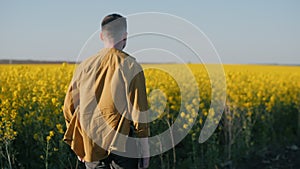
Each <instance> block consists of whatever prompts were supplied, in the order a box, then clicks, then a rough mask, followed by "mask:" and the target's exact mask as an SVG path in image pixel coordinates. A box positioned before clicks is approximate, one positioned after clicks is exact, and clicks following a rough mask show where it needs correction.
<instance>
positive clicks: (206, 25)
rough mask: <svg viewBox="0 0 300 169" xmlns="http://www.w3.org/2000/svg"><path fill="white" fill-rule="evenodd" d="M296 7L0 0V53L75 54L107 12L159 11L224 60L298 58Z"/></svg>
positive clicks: (284, 3)
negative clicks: (196, 32) (193, 29)
mask: <svg viewBox="0 0 300 169" xmlns="http://www.w3.org/2000/svg"><path fill="white" fill-rule="evenodd" d="M129 2H130V3H129ZM299 9H300V1H297V0H281V1H279V0H265V1H260V0H253V1H252V0H251V1H242V0H235V1H232V0H228V1H176V2H175V1H128V2H127V3H126V2H125V1H121V2H116V1H57V0H53V1H30V0H29V1H1V2H0V14H1V15H0V23H1V27H0V37H1V38H0V59H35V60H66V61H71V60H76V57H77V56H78V53H79V51H80V49H81V48H82V46H83V45H84V43H85V42H86V40H87V39H88V38H89V37H90V35H91V34H92V33H94V32H95V31H96V30H97V29H98V28H99V23H100V21H101V20H102V18H103V17H104V16H105V15H106V14H109V13H112V12H118V13H121V14H123V15H125V16H126V15H130V14H134V13H138V12H163V13H169V14H172V15H176V16H179V17H182V18H184V19H186V20H188V21H189V22H191V23H193V24H194V25H196V26H197V27H198V28H199V29H201V30H202V31H203V32H204V33H205V34H206V35H207V36H208V38H209V39H210V40H211V42H212V43H213V44H214V46H215V48H216V49H217V51H218V53H219V56H220V58H221V61H222V62H223V63H262V64H263V63H276V64H300V48H299V42H300V18H299V16H300V10H299ZM158 43H159V42H158ZM129 44H130V41H129ZM101 47H102V44H101V42H99V48H101ZM153 59H154V60H155V61H156V62H164V61H166V60H164V59H163V58H162V57H157V58H155V57H154V58H153ZM148 60H149V59H148ZM141 61H147V59H145V60H143V59H141ZM187 61H193V60H187Z"/></svg>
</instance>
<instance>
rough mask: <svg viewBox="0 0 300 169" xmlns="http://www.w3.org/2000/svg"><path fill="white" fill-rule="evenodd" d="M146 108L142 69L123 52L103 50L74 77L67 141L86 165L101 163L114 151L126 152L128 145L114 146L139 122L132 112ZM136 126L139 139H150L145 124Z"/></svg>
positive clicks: (67, 111) (68, 102)
mask: <svg viewBox="0 0 300 169" xmlns="http://www.w3.org/2000/svg"><path fill="white" fill-rule="evenodd" d="M147 106H148V105H147V99H146V93H145V79H144V74H143V72H142V69H141V66H140V65H139V64H138V63H137V62H136V61H135V59H134V58H133V57H131V56H129V55H128V54H126V53H125V52H122V51H121V50H118V49H115V48H110V49H109V48H105V49H102V50H101V51H100V52H99V53H97V55H95V56H92V57H90V58H89V59H87V60H86V61H84V62H82V63H81V64H80V65H79V66H78V68H77V70H76V73H75V75H74V77H73V80H72V83H71V85H70V88H69V90H68V93H67V96H66V99H65V106H64V114H65V118H66V123H67V126H68V130H67V131H66V134H65V137H64V140H65V141H66V142H67V143H68V144H70V145H71V148H72V149H73V150H74V151H75V153H76V154H77V155H78V156H79V157H81V158H82V159H84V160H85V161H97V160H101V159H103V158H105V157H106V156H107V155H108V154H107V150H111V149H113V150H117V151H121V152H124V151H125V147H124V145H125V144H120V143H118V145H114V144H115V142H116V141H120V140H118V139H117V137H116V135H118V134H117V133H118V132H119V133H122V134H124V135H128V134H129V131H130V124H131V121H132V120H131V118H133V119H139V113H135V114H132V108H134V109H136V110H139V111H146V110H147ZM74 114H75V115H74ZM133 124H134V126H135V129H136V131H138V132H137V135H138V136H139V137H147V136H148V135H149V131H148V125H147V124H146V123H139V122H138V121H134V123H133ZM76 131H78V132H76ZM116 131H118V132H116ZM123 141H124V140H122V141H121V142H123ZM125 141H126V140H125ZM75 145H76V146H75ZM80 145H83V146H80ZM121 145H123V146H121Z"/></svg>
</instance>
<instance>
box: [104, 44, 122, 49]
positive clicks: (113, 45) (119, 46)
mask: <svg viewBox="0 0 300 169" xmlns="http://www.w3.org/2000/svg"><path fill="white" fill-rule="evenodd" d="M104 47H105V48H115V49H118V50H123V47H124V46H123V44H122V43H116V44H114V43H104Z"/></svg>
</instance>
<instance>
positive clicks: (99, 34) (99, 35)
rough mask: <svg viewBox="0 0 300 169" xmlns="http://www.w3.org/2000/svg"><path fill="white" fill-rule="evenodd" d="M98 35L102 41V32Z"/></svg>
mask: <svg viewBox="0 0 300 169" xmlns="http://www.w3.org/2000/svg"><path fill="white" fill-rule="evenodd" d="M99 36H100V39H101V40H102V41H103V40H104V38H103V33H102V32H100V34H99Z"/></svg>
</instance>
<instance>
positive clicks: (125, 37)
mask: <svg viewBox="0 0 300 169" xmlns="http://www.w3.org/2000/svg"><path fill="white" fill-rule="evenodd" d="M127 34H128V33H127V32H125V33H124V34H123V37H122V39H123V40H124V39H127Z"/></svg>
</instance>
